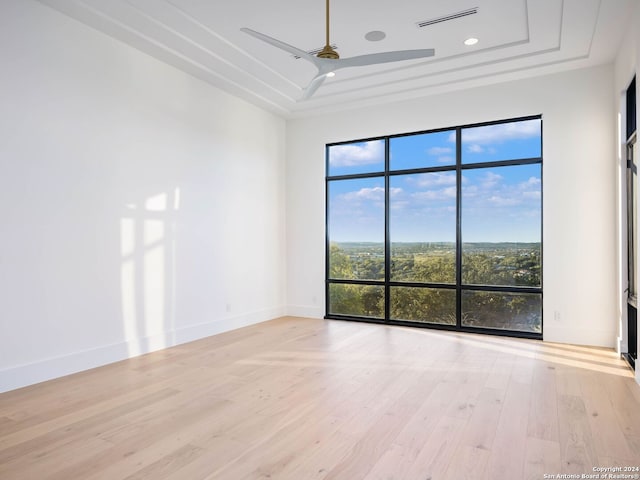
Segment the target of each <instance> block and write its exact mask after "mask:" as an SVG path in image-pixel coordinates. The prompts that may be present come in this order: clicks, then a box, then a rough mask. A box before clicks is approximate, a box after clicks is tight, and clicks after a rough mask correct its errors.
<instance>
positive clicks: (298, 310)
mask: <svg viewBox="0 0 640 480" xmlns="http://www.w3.org/2000/svg"><path fill="white" fill-rule="evenodd" d="M287 315H291V316H292V317H306V318H324V308H322V307H317V306H315V307H314V306H309V305H287Z"/></svg>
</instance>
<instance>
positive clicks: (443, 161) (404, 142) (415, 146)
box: [389, 130, 456, 170]
mask: <svg viewBox="0 0 640 480" xmlns="http://www.w3.org/2000/svg"><path fill="white" fill-rule="evenodd" d="M389 142H390V143H389V149H390V152H389V153H390V158H389V162H390V169H391V170H404V169H409V168H425V167H442V166H446V165H455V163H456V132H455V130H450V131H446V132H435V133H423V134H420V135H407V136H403V137H395V138H392V139H390V141H389Z"/></svg>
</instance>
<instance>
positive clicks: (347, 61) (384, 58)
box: [336, 48, 435, 68]
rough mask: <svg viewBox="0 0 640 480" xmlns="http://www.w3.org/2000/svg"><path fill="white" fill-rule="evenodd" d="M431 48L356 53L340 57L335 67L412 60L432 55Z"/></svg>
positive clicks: (433, 52) (433, 51)
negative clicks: (367, 53) (347, 56)
mask: <svg viewBox="0 0 640 480" xmlns="http://www.w3.org/2000/svg"><path fill="white" fill-rule="evenodd" d="M434 54H435V50H434V49H433V48H424V49H420V50H398V51H395V52H383V53H371V54H369V55H358V56H357V57H350V58H342V59H340V60H338V61H336V63H337V66H336V67H337V68H346V67H362V66H365V65H376V64H379V63H389V62H401V61H403V60H414V59H416V58H427V57H433V55H434Z"/></svg>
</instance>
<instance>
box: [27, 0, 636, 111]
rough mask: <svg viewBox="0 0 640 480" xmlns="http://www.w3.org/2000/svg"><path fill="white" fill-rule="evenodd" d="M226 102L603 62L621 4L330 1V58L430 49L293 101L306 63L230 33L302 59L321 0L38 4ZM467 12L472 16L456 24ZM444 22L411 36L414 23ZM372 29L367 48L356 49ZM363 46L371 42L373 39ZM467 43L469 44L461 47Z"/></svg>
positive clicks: (313, 105) (393, 94)
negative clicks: (188, 77) (230, 97)
mask: <svg viewBox="0 0 640 480" xmlns="http://www.w3.org/2000/svg"><path fill="white" fill-rule="evenodd" d="M40 1H41V2H42V3H45V4H47V5H49V6H51V7H53V8H56V9H57V10H59V11H61V12H63V13H65V14H67V15H69V16H71V17H73V18H75V19H77V20H79V21H81V22H83V23H85V24H87V25H89V26H91V27H94V28H96V29H98V30H100V31H102V32H104V33H106V34H108V35H110V36H112V37H114V38H116V39H119V40H121V41H123V42H125V43H127V44H129V45H131V46H132V47H134V48H137V49H139V50H141V51H143V52H146V53H147V54H149V55H152V56H153V57H156V58H158V59H159V60H161V61H164V62H166V63H169V64H171V65H173V66H175V67H177V68H179V69H181V70H184V71H185V72H188V73H190V74H192V75H194V76H196V77H198V78H200V79H202V80H204V81H206V82H208V83H210V84H212V85H215V86H216V87H219V88H221V89H223V90H225V91H227V92H229V93H231V94H234V95H236V96H238V97H241V98H244V99H245V100H247V101H249V102H252V103H254V104H256V105H258V106H260V107H262V108H266V109H268V110H270V111H273V112H275V113H277V114H279V115H282V116H284V117H288V118H292V117H299V116H307V115H313V114H317V113H322V112H328V111H336V110H340V109H344V108H351V107H356V106H363V105H370V104H375V103H380V102H387V101H393V100H401V99H410V98H413V97H418V96H424V95H430V94H435V93H440V92H443V91H450V90H455V89H459V88H466V87H469V86H473V85H478V84H486V83H493V82H498V81H504V80H507V79H512V78H522V77H527V76H534V75H540V74H546V73H552V72H556V71H562V70H568V69H574V68H581V67H586V66H591V65H597V64H602V63H607V62H611V61H612V60H613V59H614V57H615V53H616V51H617V49H618V47H619V44H620V41H621V37H622V34H623V32H624V30H625V27H626V24H627V19H628V18H629V16H630V12H631V7H632V3H633V0H529V1H527V0H431V1H424V0H420V1H418V0H395V1H394V2H389V1H382V0H349V1H344V0H333V2H332V4H331V42H332V43H333V44H335V45H336V46H337V49H338V51H339V53H340V55H341V57H351V56H355V55H362V54H367V53H376V52H382V51H390V50H409V49H417V48H435V50H436V54H435V56H434V57H432V58H429V59H422V60H410V61H405V62H399V63H393V64H385V65H377V66H369V67H358V68H350V69H344V70H339V71H338V72H337V74H336V76H335V77H333V78H331V79H327V81H326V82H325V83H324V84H323V85H322V86H321V87H320V89H319V90H318V91H317V92H316V94H315V95H314V96H313V97H312V98H311V99H308V100H301V96H302V90H303V89H304V87H305V86H306V85H307V84H308V82H309V81H310V80H311V78H313V76H314V74H315V69H314V67H313V66H312V65H311V64H309V63H308V62H306V61H304V60H300V59H296V58H294V57H293V56H292V55H290V54H288V53H286V52H283V51H281V50H279V49H276V48H274V47H272V46H270V45H267V44H265V43H263V42H261V41H259V40H257V39H255V38H253V37H251V36H249V35H247V34H245V33H243V32H241V31H240V28H241V27H249V28H251V29H253V30H257V31H259V32H262V33H265V34H267V35H269V36H272V37H275V38H277V39H279V40H282V41H284V42H286V43H289V44H291V45H294V46H296V47H298V48H301V49H303V50H307V51H310V50H313V49H317V48H321V47H322V46H323V45H324V28H325V24H324V22H325V19H324V8H325V7H324V1H323V0H278V1H276V2H265V1H260V0H234V1H225V2H222V1H217V0H216V1H212V0H109V1H104V0H40ZM473 9H476V10H477V13H471V14H464V15H458V14H461V13H465V12H468V11H470V10H473ZM444 17H453V18H452V19H449V20H445V21H438V22H436V23H431V24H429V25H427V26H424V27H419V26H418V24H419V23H420V22H425V21H427V23H429V22H428V21H430V20H434V19H440V18H444ZM373 31H381V32H384V33H385V37H384V39H382V40H379V41H370V40H367V38H366V35H367V33H369V32H373ZM373 36H374V37H375V35H373ZM469 37H475V38H478V39H479V41H478V43H477V44H476V45H473V46H467V45H465V44H464V40H466V39H467V38H469Z"/></svg>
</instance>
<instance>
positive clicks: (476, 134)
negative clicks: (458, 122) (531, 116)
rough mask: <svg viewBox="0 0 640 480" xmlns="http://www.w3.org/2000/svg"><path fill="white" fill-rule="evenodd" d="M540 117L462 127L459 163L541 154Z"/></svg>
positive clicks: (514, 158)
mask: <svg viewBox="0 0 640 480" xmlns="http://www.w3.org/2000/svg"><path fill="white" fill-rule="evenodd" d="M541 125H542V124H541V120H540V119H539V118H538V119H535V120H525V121H522V122H510V123H500V124H497V125H486V126H484V127H472V128H465V129H463V130H462V163H476V162H493V161H498V160H517V159H521V158H538V157H541V156H542V141H541V139H542V128H541Z"/></svg>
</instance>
